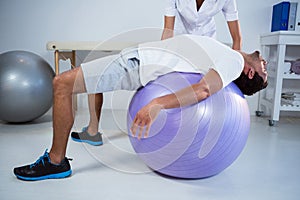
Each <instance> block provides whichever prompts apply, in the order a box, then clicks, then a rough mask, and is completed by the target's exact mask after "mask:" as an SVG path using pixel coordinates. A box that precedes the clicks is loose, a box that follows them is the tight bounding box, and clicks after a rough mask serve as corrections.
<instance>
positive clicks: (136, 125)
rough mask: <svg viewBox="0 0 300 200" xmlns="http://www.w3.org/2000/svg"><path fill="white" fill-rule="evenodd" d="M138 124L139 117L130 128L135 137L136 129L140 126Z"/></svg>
mask: <svg viewBox="0 0 300 200" xmlns="http://www.w3.org/2000/svg"><path fill="white" fill-rule="evenodd" d="M138 124H139V120H138V119H134V120H133V122H132V126H131V128H130V130H131V133H132V135H133V137H135V135H136V129H137V128H138V126H139V125H138Z"/></svg>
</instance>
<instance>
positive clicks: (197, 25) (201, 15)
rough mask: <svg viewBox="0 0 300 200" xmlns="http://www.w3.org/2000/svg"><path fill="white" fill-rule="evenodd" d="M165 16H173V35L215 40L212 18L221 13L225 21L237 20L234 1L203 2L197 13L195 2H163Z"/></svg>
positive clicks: (169, 0)
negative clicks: (164, 3)
mask: <svg viewBox="0 0 300 200" xmlns="http://www.w3.org/2000/svg"><path fill="white" fill-rule="evenodd" d="M165 1H166V4H167V5H166V8H165V16H171V17H173V16H175V17H176V19H175V34H176V33H177V34H185V33H188V34H193V35H204V36H209V37H213V38H216V25H215V21H214V18H213V17H214V16H215V15H216V14H217V13H219V12H220V11H222V13H223V15H224V17H225V19H226V21H235V20H238V11H237V6H236V0H205V1H204V2H203V4H202V6H201V7H200V9H199V10H198V11H197V5H196V0H165Z"/></svg>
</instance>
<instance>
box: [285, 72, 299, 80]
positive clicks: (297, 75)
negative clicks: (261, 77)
mask: <svg viewBox="0 0 300 200" xmlns="http://www.w3.org/2000/svg"><path fill="white" fill-rule="evenodd" d="M282 78H284V79H294V80H300V75H299V74H288V73H286V74H283V77H282Z"/></svg>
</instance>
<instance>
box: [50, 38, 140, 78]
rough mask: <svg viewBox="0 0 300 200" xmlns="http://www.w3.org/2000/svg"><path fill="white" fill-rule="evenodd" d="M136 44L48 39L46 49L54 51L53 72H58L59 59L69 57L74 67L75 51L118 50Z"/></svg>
mask: <svg viewBox="0 0 300 200" xmlns="http://www.w3.org/2000/svg"><path fill="white" fill-rule="evenodd" d="M134 45H137V43H135V42H111V41H109V42H101V41H94V42H90V41H86V42H83V41H81V42H60V41H50V42H48V43H47V50H53V51H54V60H55V74H56V75H57V74H59V60H60V59H62V60H67V59H70V61H71V65H72V67H76V51H105V52H110V51H120V50H122V49H124V48H126V47H130V46H134Z"/></svg>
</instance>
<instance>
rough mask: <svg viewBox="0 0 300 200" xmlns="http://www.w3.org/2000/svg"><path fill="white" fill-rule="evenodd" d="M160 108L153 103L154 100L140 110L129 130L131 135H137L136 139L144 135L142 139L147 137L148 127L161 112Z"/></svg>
mask: <svg viewBox="0 0 300 200" xmlns="http://www.w3.org/2000/svg"><path fill="white" fill-rule="evenodd" d="M161 109H162V106H161V105H159V104H157V103H155V100H153V101H151V102H150V103H149V104H147V105H146V106H144V107H143V108H141V109H140V110H139V111H138V112H137V114H136V115H135V118H134V120H133V122H132V126H131V128H130V130H131V133H132V135H133V136H134V137H136V134H137V133H138V135H137V137H138V139H141V138H142V136H143V132H145V133H144V138H147V137H148V134H149V130H150V127H151V125H152V123H153V122H154V120H155V119H156V117H157V116H158V114H159V112H160V111H161ZM145 129H146V130H145Z"/></svg>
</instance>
